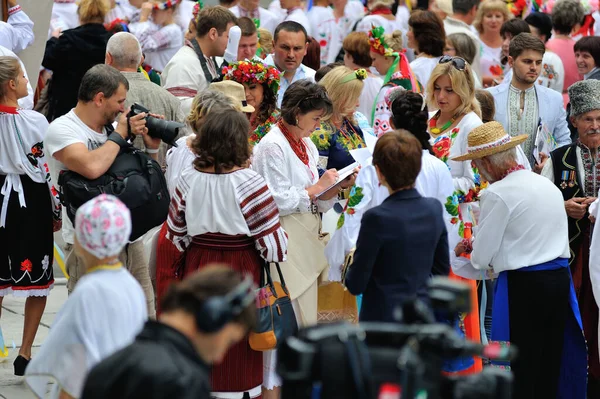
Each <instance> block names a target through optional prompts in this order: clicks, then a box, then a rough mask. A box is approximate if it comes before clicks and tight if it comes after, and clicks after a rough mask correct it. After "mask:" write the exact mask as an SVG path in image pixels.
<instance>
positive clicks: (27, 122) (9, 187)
mask: <svg viewBox="0 0 600 399" xmlns="http://www.w3.org/2000/svg"><path fill="white" fill-rule="evenodd" d="M23 97H27V79H26V78H25V76H24V72H23V71H22V70H21V66H20V64H19V60H18V59H17V58H13V57H0V132H2V133H1V134H0V187H2V189H1V190H0V192H1V193H0V208H1V212H0V306H1V305H2V299H3V298H4V297H5V296H6V295H8V294H10V293H12V294H13V295H15V296H18V297H25V298H27V300H26V301H25V323H24V328H23V340H22V343H21V346H20V349H19V355H18V356H17V358H16V359H15V362H14V366H15V370H14V371H15V375H23V374H24V372H25V367H26V366H27V364H28V363H29V360H30V358H31V347H32V345H33V340H34V339H35V335H36V332H37V329H38V325H39V323H40V319H41V317H42V314H43V313H44V308H45V307H46V297H47V296H48V295H49V293H50V290H51V289H52V287H53V285H54V276H53V275H52V262H53V253H54V248H53V243H54V238H53V235H52V234H53V231H57V230H59V229H60V212H61V211H60V205H59V202H58V198H57V192H56V190H55V189H54V186H53V185H52V182H51V181H50V174H49V172H48V164H47V162H46V158H45V156H44V143H43V141H44V136H45V135H46V130H47V129H48V122H47V121H46V119H45V118H44V116H43V115H42V114H39V113H37V112H35V111H31V110H23V109H18V102H17V101H18V100H19V99H20V98H23ZM32 243H35V245H31V244H32Z"/></svg>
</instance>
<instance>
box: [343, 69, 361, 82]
mask: <svg viewBox="0 0 600 399" xmlns="http://www.w3.org/2000/svg"><path fill="white" fill-rule="evenodd" d="M366 78H367V71H366V70H365V69H363V68H360V69H357V70H356V71H354V72H352V73H350V74H348V75H346V76H344V78H343V79H342V81H341V82H340V83H341V84H343V83H347V82H350V81H351V80H354V79H358V80H360V81H363V80H365V79H366Z"/></svg>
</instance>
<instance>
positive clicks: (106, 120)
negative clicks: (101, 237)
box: [44, 64, 160, 318]
mask: <svg viewBox="0 0 600 399" xmlns="http://www.w3.org/2000/svg"><path fill="white" fill-rule="evenodd" d="M128 89H129V83H128V81H127V79H126V78H125V77H124V76H123V74H121V73H120V72H119V71H118V70H117V69H115V68H113V67H111V66H108V65H104V64H100V65H96V66H94V67H92V68H91V69H90V70H89V71H87V72H86V74H85V75H84V77H83V79H82V81H81V86H80V87H79V94H78V102H77V105H76V106H75V108H73V109H72V110H71V111H70V112H69V113H67V114H66V115H63V116H61V117H60V118H57V119H55V120H54V121H53V122H52V123H51V124H50V127H49V128H48V134H47V135H46V139H45V140H44V146H45V148H46V151H48V153H49V154H50V156H52V159H51V160H50V172H51V175H52V178H53V179H56V180H55V181H56V182H58V175H59V173H60V172H61V171H63V170H70V171H73V172H76V173H78V174H80V175H81V176H83V177H85V178H87V179H90V180H93V179H97V178H99V177H100V176H102V175H103V174H105V173H106V172H107V171H108V169H109V168H110V166H111V165H112V164H113V162H114V160H115V158H116V157H117V155H118V154H119V151H120V149H121V147H122V146H124V145H126V144H127V142H126V139H127V137H128V134H129V132H131V133H132V134H134V135H141V136H142V137H143V139H144V145H145V147H146V152H147V153H148V154H150V156H151V157H152V158H154V159H156V158H157V154H158V148H159V145H160V139H155V138H152V137H150V136H149V135H148V128H147V127H146V120H145V117H146V114H144V113H141V114H138V115H136V116H133V117H131V118H130V119H129V129H128V126H127V110H125V100H126V97H127V90H128ZM119 115H120V117H119V119H118V123H117V126H116V129H115V130H114V131H113V132H112V133H110V134H108V132H107V129H106V126H107V125H111V124H113V123H114V121H115V120H116V119H117V116H119ZM153 116H154V115H153ZM158 117H160V116H158ZM62 234H63V239H64V240H65V242H66V243H67V244H71V245H72V244H73V243H74V240H73V225H72V224H71V221H70V220H69V218H68V217H67V215H66V210H65V209H64V208H63V231H62ZM119 258H120V259H121V261H122V262H123V264H125V265H126V267H127V269H128V270H129V271H130V272H131V274H132V275H133V276H134V277H135V278H136V279H137V280H138V282H139V283H140V285H141V286H142V288H143V289H144V294H145V295H146V301H147V305H148V316H149V317H151V318H152V317H154V315H155V309H154V292H153V290H152V284H151V281H150V276H149V273H148V260H147V259H146V256H145V253H144V246H143V243H142V242H141V240H138V241H136V242H133V243H130V244H129V245H127V246H126V247H125V249H124V250H123V252H122V253H121V255H120V256H119ZM66 269H67V273H69V281H68V283H67V289H68V291H69V293H71V292H72V290H73V288H74V287H75V284H76V283H77V281H78V280H79V278H80V277H81V276H82V274H83V271H84V268H83V264H82V262H81V260H80V259H78V257H77V256H76V255H75V254H74V253H71V254H70V255H69V257H68V258H67V261H66Z"/></svg>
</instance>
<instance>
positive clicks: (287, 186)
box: [252, 125, 337, 216]
mask: <svg viewBox="0 0 600 399" xmlns="http://www.w3.org/2000/svg"><path fill="white" fill-rule="evenodd" d="M302 142H303V143H304V145H305V146H306V149H307V152H308V159H309V164H308V166H307V165H305V164H304V163H303V162H302V161H301V160H300V159H299V158H298V156H297V155H296V154H295V153H294V151H293V150H292V147H291V146H290V144H289V142H288V141H287V139H286V138H285V136H284V135H283V133H282V132H281V130H280V129H279V127H278V126H277V125H274V126H273V127H272V128H271V130H270V131H269V133H268V134H267V135H266V136H265V137H263V139H262V140H261V141H260V143H258V144H257V145H256V146H255V147H254V157H253V161H252V168H253V169H254V170H256V171H257V172H258V173H259V174H261V175H262V176H263V177H264V178H265V180H266V182H267V185H268V186H269V190H271V194H272V195H273V198H274V199H275V203H276V204H277V207H278V208H279V214H280V215H281V216H286V215H291V214H293V213H307V212H311V209H310V208H311V200H310V197H309V195H308V192H307V191H306V188H307V187H310V186H312V185H314V184H315V183H317V181H319V172H318V170H317V164H318V162H319V151H318V150H317V147H316V146H315V145H314V143H313V142H312V141H311V139H310V137H305V138H303V139H302ZM336 201H337V197H335V198H333V199H331V200H327V201H322V200H317V201H316V205H317V207H318V208H319V212H323V213H324V212H327V211H328V210H329V209H331V207H333V204H334V203H335V202H336Z"/></svg>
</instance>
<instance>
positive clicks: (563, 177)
mask: <svg viewBox="0 0 600 399" xmlns="http://www.w3.org/2000/svg"><path fill="white" fill-rule="evenodd" d="M568 178H569V171H567V170H563V171H562V174H561V176H560V180H561V182H560V188H561V189H562V190H564V189H565V188H567V179H568Z"/></svg>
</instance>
